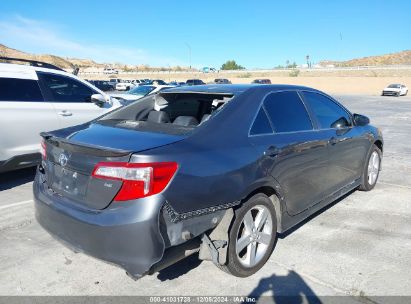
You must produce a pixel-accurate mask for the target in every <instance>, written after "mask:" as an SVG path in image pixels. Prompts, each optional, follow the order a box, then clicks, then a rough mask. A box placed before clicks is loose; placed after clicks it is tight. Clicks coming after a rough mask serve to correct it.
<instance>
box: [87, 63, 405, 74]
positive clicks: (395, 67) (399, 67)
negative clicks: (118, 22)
mask: <svg viewBox="0 0 411 304" xmlns="http://www.w3.org/2000/svg"><path fill="white" fill-rule="evenodd" d="M293 70H300V71H323V72H328V71H330V72H333V71H361V70H411V65H384V66H357V67H313V68H302V67H300V68H298V67H297V68H295V69H291V68H290V69H285V68H284V69H252V70H219V71H216V72H208V73H204V72H202V71H133V72H121V71H119V74H121V75H147V74H150V75H153V74H158V75H165V74H167V75H168V74H173V75H178V74H198V73H204V74H238V73H251V74H254V73H276V72H290V71H293ZM79 74H80V75H106V76H115V75H117V74H105V73H104V72H103V71H80V72H79Z"/></svg>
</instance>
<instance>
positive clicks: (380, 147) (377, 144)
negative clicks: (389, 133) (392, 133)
mask: <svg viewBox="0 0 411 304" xmlns="http://www.w3.org/2000/svg"><path fill="white" fill-rule="evenodd" d="M374 145H376V146H377V147H378V149H380V150H381V152H383V151H382V141H381V140H376V141H375V143H374Z"/></svg>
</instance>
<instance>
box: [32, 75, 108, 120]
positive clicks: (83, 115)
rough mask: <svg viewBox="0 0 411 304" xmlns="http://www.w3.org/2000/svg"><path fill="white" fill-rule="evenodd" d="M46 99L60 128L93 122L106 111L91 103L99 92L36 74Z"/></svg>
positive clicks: (64, 78)
mask: <svg viewBox="0 0 411 304" xmlns="http://www.w3.org/2000/svg"><path fill="white" fill-rule="evenodd" d="M38 75H39V79H40V81H41V84H42V87H43V91H45V96H46V98H47V99H48V100H49V101H50V102H52V104H53V106H54V109H55V111H56V113H57V116H58V117H59V120H60V127H61V128H65V127H70V126H74V125H78V124H82V123H85V122H88V121H90V120H93V119H94V118H96V117H98V116H100V115H102V114H103V113H104V112H105V111H106V109H105V108H101V107H99V106H97V105H96V104H94V103H93V102H91V95H93V94H97V93H99V92H97V91H94V90H93V89H92V88H90V87H88V86H86V85H85V84H83V83H81V82H80V81H78V80H76V79H73V78H70V77H67V76H63V75H57V74H52V73H38Z"/></svg>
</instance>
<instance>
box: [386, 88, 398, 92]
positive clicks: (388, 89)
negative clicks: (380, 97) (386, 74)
mask: <svg viewBox="0 0 411 304" xmlns="http://www.w3.org/2000/svg"><path fill="white" fill-rule="evenodd" d="M384 91H393V92H399V91H401V89H400V88H389V87H386V88H385V89H384Z"/></svg>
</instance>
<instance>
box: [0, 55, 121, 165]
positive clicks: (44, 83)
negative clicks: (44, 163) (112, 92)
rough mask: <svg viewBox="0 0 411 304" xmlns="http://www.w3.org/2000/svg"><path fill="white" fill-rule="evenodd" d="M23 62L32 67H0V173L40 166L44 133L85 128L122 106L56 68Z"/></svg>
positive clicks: (2, 65)
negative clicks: (70, 128) (78, 127)
mask: <svg viewBox="0 0 411 304" xmlns="http://www.w3.org/2000/svg"><path fill="white" fill-rule="evenodd" d="M0 59H4V58H0ZM13 61H16V60H14V59H13ZM18 61H25V62H29V63H30V64H31V65H30V66H28V65H20V64H10V63H0V172H5V171H10V170H14V169H17V168H24V167H30V166H34V165H36V164H38V162H39V161H40V159H41V157H40V153H39V152H40V135H39V134H40V132H42V131H51V130H55V129H61V128H66V127H70V126H74V125H78V124H82V123H85V122H88V121H90V120H93V119H94V118H96V117H98V116H100V115H102V114H104V113H105V112H108V111H111V110H113V109H115V108H117V107H119V106H121V104H120V103H119V102H118V101H117V100H116V99H114V98H111V97H110V96H109V95H107V94H105V93H104V92H102V91H101V90H99V89H97V88H96V87H94V86H93V85H91V84H90V83H88V82H86V81H83V80H81V79H79V78H77V77H76V76H75V75H72V74H70V73H67V72H65V71H63V70H61V69H59V68H57V67H54V66H52V65H50V64H44V63H41V62H37V61H28V60H18Z"/></svg>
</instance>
